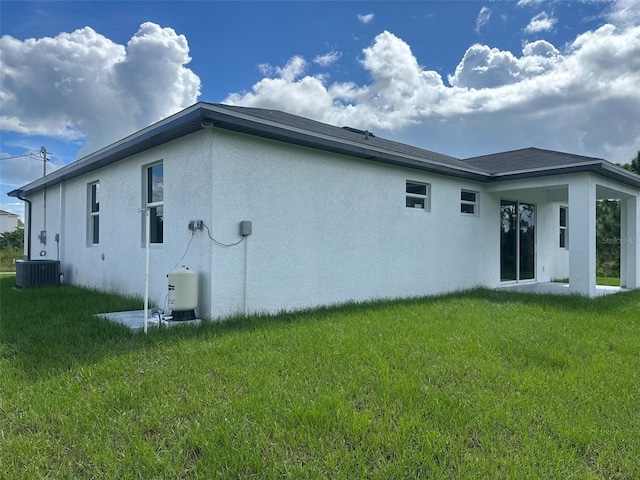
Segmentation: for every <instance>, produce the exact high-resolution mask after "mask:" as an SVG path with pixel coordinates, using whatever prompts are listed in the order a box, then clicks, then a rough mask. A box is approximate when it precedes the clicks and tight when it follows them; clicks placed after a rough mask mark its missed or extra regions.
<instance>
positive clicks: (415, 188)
mask: <svg viewBox="0 0 640 480" xmlns="http://www.w3.org/2000/svg"><path fill="white" fill-rule="evenodd" d="M406 194H407V196H406V204H405V205H406V207H407V208H416V209H421V210H425V211H427V212H429V211H431V184H429V183H423V182H416V181H413V180H407V184H406Z"/></svg>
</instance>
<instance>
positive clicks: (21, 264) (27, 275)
mask: <svg viewBox="0 0 640 480" xmlns="http://www.w3.org/2000/svg"><path fill="white" fill-rule="evenodd" d="M49 285H60V261H59V260H18V261H17V262H16V287H44V286H49Z"/></svg>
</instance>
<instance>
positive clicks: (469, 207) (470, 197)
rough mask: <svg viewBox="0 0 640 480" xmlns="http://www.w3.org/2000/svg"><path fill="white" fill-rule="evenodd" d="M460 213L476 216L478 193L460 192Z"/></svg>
mask: <svg viewBox="0 0 640 480" xmlns="http://www.w3.org/2000/svg"><path fill="white" fill-rule="evenodd" d="M460 213H464V214H466V215H477V214H478V192H472V191H470V190H461V191H460Z"/></svg>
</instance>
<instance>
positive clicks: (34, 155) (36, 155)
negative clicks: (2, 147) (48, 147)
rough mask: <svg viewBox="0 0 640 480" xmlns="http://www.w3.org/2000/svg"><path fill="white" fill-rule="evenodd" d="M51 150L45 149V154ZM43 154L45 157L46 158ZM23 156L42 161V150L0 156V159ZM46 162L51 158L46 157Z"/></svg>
mask: <svg viewBox="0 0 640 480" xmlns="http://www.w3.org/2000/svg"><path fill="white" fill-rule="evenodd" d="M50 154H51V152H49V151H47V152H46V155H50ZM46 155H45V158H46ZM23 157H29V158H33V159H34V160H38V161H39V162H41V161H42V159H43V152H41V151H40V152H29V153H25V154H24V155H14V156H13V157H0V160H13V159H14V158H23ZM46 161H47V162H50V161H51V159H50V158H46Z"/></svg>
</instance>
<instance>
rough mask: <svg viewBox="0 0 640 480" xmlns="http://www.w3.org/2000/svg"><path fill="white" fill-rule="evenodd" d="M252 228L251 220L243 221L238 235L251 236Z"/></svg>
mask: <svg viewBox="0 0 640 480" xmlns="http://www.w3.org/2000/svg"><path fill="white" fill-rule="evenodd" d="M252 228H253V226H252V224H251V220H243V221H241V222H240V235H242V236H243V237H244V236H247V235H251V229H252Z"/></svg>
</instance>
